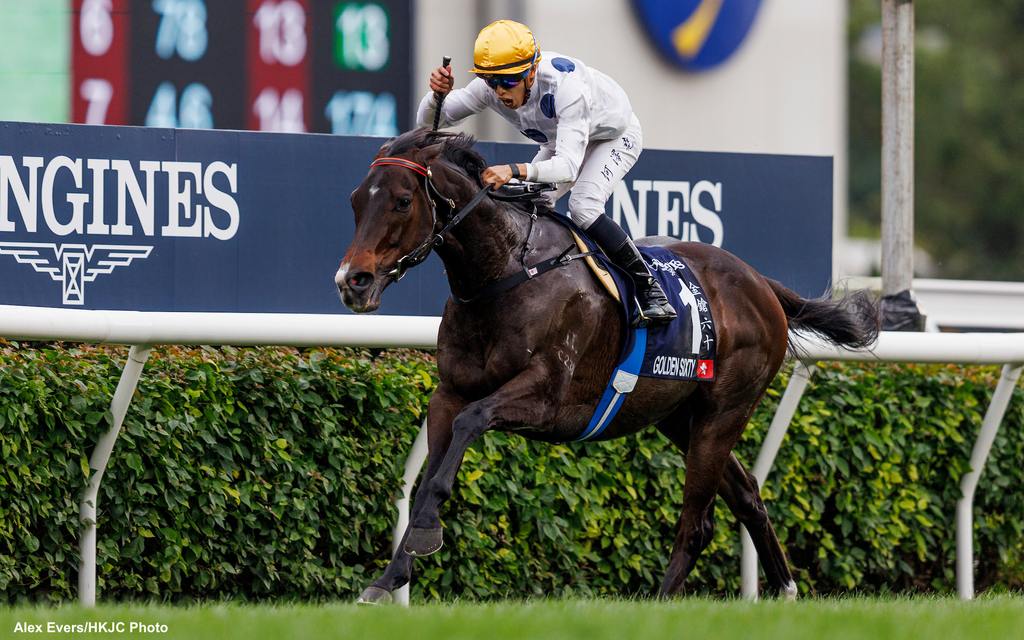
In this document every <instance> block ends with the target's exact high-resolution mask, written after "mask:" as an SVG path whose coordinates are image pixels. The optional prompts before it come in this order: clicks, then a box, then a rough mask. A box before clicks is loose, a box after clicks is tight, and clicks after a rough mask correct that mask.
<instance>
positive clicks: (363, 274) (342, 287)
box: [334, 265, 382, 313]
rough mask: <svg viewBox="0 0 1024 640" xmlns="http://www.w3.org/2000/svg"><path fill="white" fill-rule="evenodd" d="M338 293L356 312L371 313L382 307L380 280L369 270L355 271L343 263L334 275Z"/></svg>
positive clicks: (343, 301) (345, 303)
mask: <svg viewBox="0 0 1024 640" xmlns="http://www.w3.org/2000/svg"><path fill="white" fill-rule="evenodd" d="M334 282H335V284H337V285H338V293H339V294H341V301H342V303H344V305H345V306H346V307H348V308H349V309H351V310H352V311H355V312H356V313H369V312H371V311H376V310H377V309H378V308H380V294H381V289H382V287H380V286H379V280H378V278H376V277H375V276H374V274H373V273H371V272H369V271H354V270H352V269H347V268H345V265H342V267H341V268H340V269H338V272H337V274H335V276H334Z"/></svg>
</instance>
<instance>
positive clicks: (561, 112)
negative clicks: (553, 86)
mask: <svg viewBox="0 0 1024 640" xmlns="http://www.w3.org/2000/svg"><path fill="white" fill-rule="evenodd" d="M555 112H556V113H557V114H558V128H557V130H556V133H555V154H554V156H553V157H551V158H550V159H547V160H542V161H540V162H533V163H531V164H530V165H529V166H527V179H529V180H533V181H536V182H574V181H575V180H576V178H577V177H578V176H579V174H580V166H582V164H583V156H584V154H586V151H587V143H588V142H589V141H590V109H589V107H588V106H587V101H586V100H585V99H584V97H583V91H582V87H581V86H580V84H579V81H577V80H566V81H565V82H563V83H562V85H561V86H560V87H558V92H557V93H556V94H555Z"/></svg>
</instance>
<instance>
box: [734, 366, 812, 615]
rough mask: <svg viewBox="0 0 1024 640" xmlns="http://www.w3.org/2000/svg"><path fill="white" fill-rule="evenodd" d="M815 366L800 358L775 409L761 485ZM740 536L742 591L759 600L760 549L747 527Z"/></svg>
mask: <svg viewBox="0 0 1024 640" xmlns="http://www.w3.org/2000/svg"><path fill="white" fill-rule="evenodd" d="M814 369H815V367H814V365H813V364H807V363H805V362H802V361H798V362H797V363H796V365H795V366H794V367H793V375H792V376H791V377H790V378H789V384H788V385H786V391H785V393H783V394H782V400H780V401H779V407H778V408H777V409H776V410H775V416H774V417H773V418H772V424H771V426H770V427H768V434H767V435H766V436H765V438H764V442H763V443H761V451H760V452H759V453H758V454H757V461H756V462H755V463H754V471H753V473H754V477H755V478H757V484H758V487H761V486H763V485H764V481H765V479H766V478H767V477H768V472H769V471H771V470H772V464H774V462H775V456H776V455H778V453H779V447H780V446H781V445H782V440H783V438H785V437H786V431H787V430H789V423H790V422H792V421H793V415H794V414H796V408H797V406H798V405H799V404H800V398H802V397H803V395H804V391H806V390H807V385H808V384H809V383H810V381H811V376H812V375H813V374H814ZM740 537H741V538H742V540H743V555H742V559H741V561H740V576H741V578H740V580H741V584H742V587H741V593H742V594H743V597H744V598H747V599H748V600H757V592H758V588H757V550H756V549H755V548H754V541H753V540H751V539H750V534H749V533H747V530H746V528H745V527H741V528H740Z"/></svg>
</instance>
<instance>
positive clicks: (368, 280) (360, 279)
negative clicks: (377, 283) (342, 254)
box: [348, 271, 373, 293]
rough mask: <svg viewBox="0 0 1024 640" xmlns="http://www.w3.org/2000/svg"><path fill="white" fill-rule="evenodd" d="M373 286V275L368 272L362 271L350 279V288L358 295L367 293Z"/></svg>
mask: <svg viewBox="0 0 1024 640" xmlns="http://www.w3.org/2000/svg"><path fill="white" fill-rule="evenodd" d="M371 284H373V274H372V273H368V272H366V271H360V272H359V273H354V274H352V275H351V276H349V277H348V286H349V288H350V289H352V290H353V291H355V292H356V293H362V292H363V291H366V290H367V289H368V288H369V287H370V285H371Z"/></svg>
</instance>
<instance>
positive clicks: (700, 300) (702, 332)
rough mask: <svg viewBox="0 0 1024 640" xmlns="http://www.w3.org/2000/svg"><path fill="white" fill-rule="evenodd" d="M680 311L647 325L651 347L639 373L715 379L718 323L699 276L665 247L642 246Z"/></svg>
mask: <svg viewBox="0 0 1024 640" xmlns="http://www.w3.org/2000/svg"><path fill="white" fill-rule="evenodd" d="M638 248H639V249H640V254H641V255H642V256H643V258H644V261H645V262H646V263H647V266H648V267H649V268H650V270H651V273H652V274H653V275H654V277H655V278H657V280H658V283H659V284H660V285H661V288H662V289H663V290H664V291H665V295H666V296H668V300H669V302H670V303H671V304H672V306H673V308H675V310H676V313H677V314H678V315H677V317H676V318H675V320H672V321H671V322H669V323H662V324H652V325H650V326H649V327H648V328H647V349H646V351H645V352H644V359H643V363H642V364H641V365H640V370H639V371H638V372H637V373H638V375H641V376H645V377H648V378H667V379H670V380H706V381H707V380H714V378H715V361H714V360H715V338H716V336H715V323H714V320H713V319H712V317H711V306H710V305H709V304H708V299H707V296H706V295H705V294H704V289H703V288H702V287H701V286H700V282H698V280H697V275H696V274H695V273H694V272H693V270H692V269H690V267H689V266H687V265H686V263H685V262H684V261H683V260H682V259H681V258H680V257H679V256H677V255H676V254H674V253H672V252H671V251H669V250H668V249H664V248H662V247H652V246H645V247H638Z"/></svg>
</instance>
